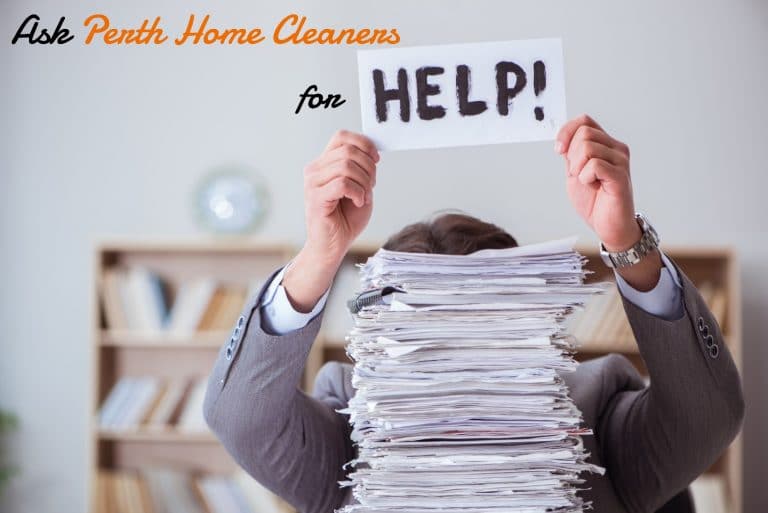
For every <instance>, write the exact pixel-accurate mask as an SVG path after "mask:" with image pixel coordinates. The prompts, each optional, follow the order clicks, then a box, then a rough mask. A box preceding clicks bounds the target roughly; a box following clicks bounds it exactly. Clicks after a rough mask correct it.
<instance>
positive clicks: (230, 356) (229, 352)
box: [227, 346, 232, 360]
mask: <svg viewBox="0 0 768 513" xmlns="http://www.w3.org/2000/svg"><path fill="white" fill-rule="evenodd" d="M231 359H232V346H229V347H227V360H231Z"/></svg>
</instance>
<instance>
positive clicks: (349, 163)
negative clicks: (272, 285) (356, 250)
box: [283, 130, 379, 312]
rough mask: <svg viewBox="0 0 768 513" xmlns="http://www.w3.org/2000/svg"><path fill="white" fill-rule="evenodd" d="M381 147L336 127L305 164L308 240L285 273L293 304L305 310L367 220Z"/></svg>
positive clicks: (325, 285)
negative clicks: (308, 162)
mask: <svg viewBox="0 0 768 513" xmlns="http://www.w3.org/2000/svg"><path fill="white" fill-rule="evenodd" d="M378 161H379V152H378V151H377V150H376V146H375V145H374V144H373V143H372V142H371V140H370V139H368V138H367V137H365V136H364V135H360V134H356V133H353V132H348V131H346V130H340V131H338V132H336V134H334V136H333V137H332V138H331V140H330V142H329V143H328V146H327V147H326V148H325V151H324V152H323V153H322V154H321V155H320V156H319V157H318V158H317V159H315V160H314V161H312V162H311V163H310V164H309V165H307V167H306V168H305V169H304V215H305V219H306V226H307V240H306V242H305V243H304V247H303V248H302V249H301V251H300V252H299V254H298V255H296V258H295V259H294V260H293V263H292V264H291V266H290V267H289V268H288V270H287V271H286V273H285V276H284V278H283V287H285V291H286V293H287V294H288V298H289V299H290V301H291V304H292V305H293V307H294V308H296V310H298V311H300V312H309V311H311V310H312V308H313V307H314V305H315V304H316V303H317V301H318V300H319V299H320V297H321V296H322V295H323V294H324V293H325V291H326V290H328V287H330V286H331V283H332V282H333V277H334V276H335V275H336V271H337V270H338V268H339V266H340V265H341V262H342V260H343V259H344V255H346V253H347V251H348V250H349V247H350V246H351V245H352V243H353V242H354V240H355V238H357V236H358V235H360V232H362V231H363V229H364V228H365V227H366V225H367V224H368V221H369V219H370V218H371V212H372V211H373V187H374V185H376V163H377V162H378Z"/></svg>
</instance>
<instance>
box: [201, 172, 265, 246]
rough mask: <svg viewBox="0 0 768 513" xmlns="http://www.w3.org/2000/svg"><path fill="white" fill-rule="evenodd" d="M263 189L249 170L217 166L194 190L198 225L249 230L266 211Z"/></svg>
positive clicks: (217, 229)
mask: <svg viewBox="0 0 768 513" xmlns="http://www.w3.org/2000/svg"><path fill="white" fill-rule="evenodd" d="M268 199H269V195H268V194H267V189H266V187H265V186H264V185H263V183H262V181H261V180H260V179H259V177H258V175H257V174H256V173H253V172H243V171H239V170H230V169H226V170H220V171H216V172H214V173H212V174H211V175H209V176H208V177H206V178H205V179H204V180H203V181H202V183H201V184H200V187H199V189H198V192H197V198H196V206H197V211H198V214H199V218H200V220H201V223H202V225H203V226H204V227H205V228H206V229H208V230H210V231H212V232H214V233H230V234H235V233H247V232H251V231H253V230H254V229H255V228H256V227H257V226H258V225H259V223H260V222H261V221H263V219H264V217H265V216H266V213H267V206H268V205H267V203H268Z"/></svg>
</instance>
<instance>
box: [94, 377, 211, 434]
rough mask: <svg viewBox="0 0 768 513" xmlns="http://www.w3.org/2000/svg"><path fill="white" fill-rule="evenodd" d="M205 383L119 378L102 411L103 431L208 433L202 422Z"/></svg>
mask: <svg viewBox="0 0 768 513" xmlns="http://www.w3.org/2000/svg"><path fill="white" fill-rule="evenodd" d="M205 388H206V380H204V379H200V380H195V381H194V382H193V383H191V380H189V379H175V380H163V379H160V378H153V377H132V376H125V377H122V378H120V379H119V380H118V381H117V383H116V384H115V385H114V386H113V387H112V389H111V390H110V392H109V394H107V398H106V399H105V400H104V402H103V403H102V406H101V409H100V411H99V425H100V428H101V429H102V430H104V431H116V432H119V431H136V430H139V429H147V430H150V431H153V432H157V431H164V430H168V429H172V428H174V427H175V428H177V429H179V430H182V431H186V432H195V433H200V432H207V431H208V427H207V425H206V423H205V419H204V418H203V400H204V399H205Z"/></svg>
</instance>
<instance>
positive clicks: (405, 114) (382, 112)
mask: <svg viewBox="0 0 768 513" xmlns="http://www.w3.org/2000/svg"><path fill="white" fill-rule="evenodd" d="M384 87H385V86H384V72H383V71H381V70H380V69H375V70H373V94H374V96H375V97H376V119H377V120H378V122H379V123H383V122H385V121H386V120H387V102H388V101H390V100H397V101H399V102H400V119H401V120H402V121H403V122H405V123H407V122H408V121H410V120H411V99H410V97H409V96H408V74H407V73H406V72H405V69H403V68H400V69H399V70H397V89H385V88H384Z"/></svg>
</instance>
